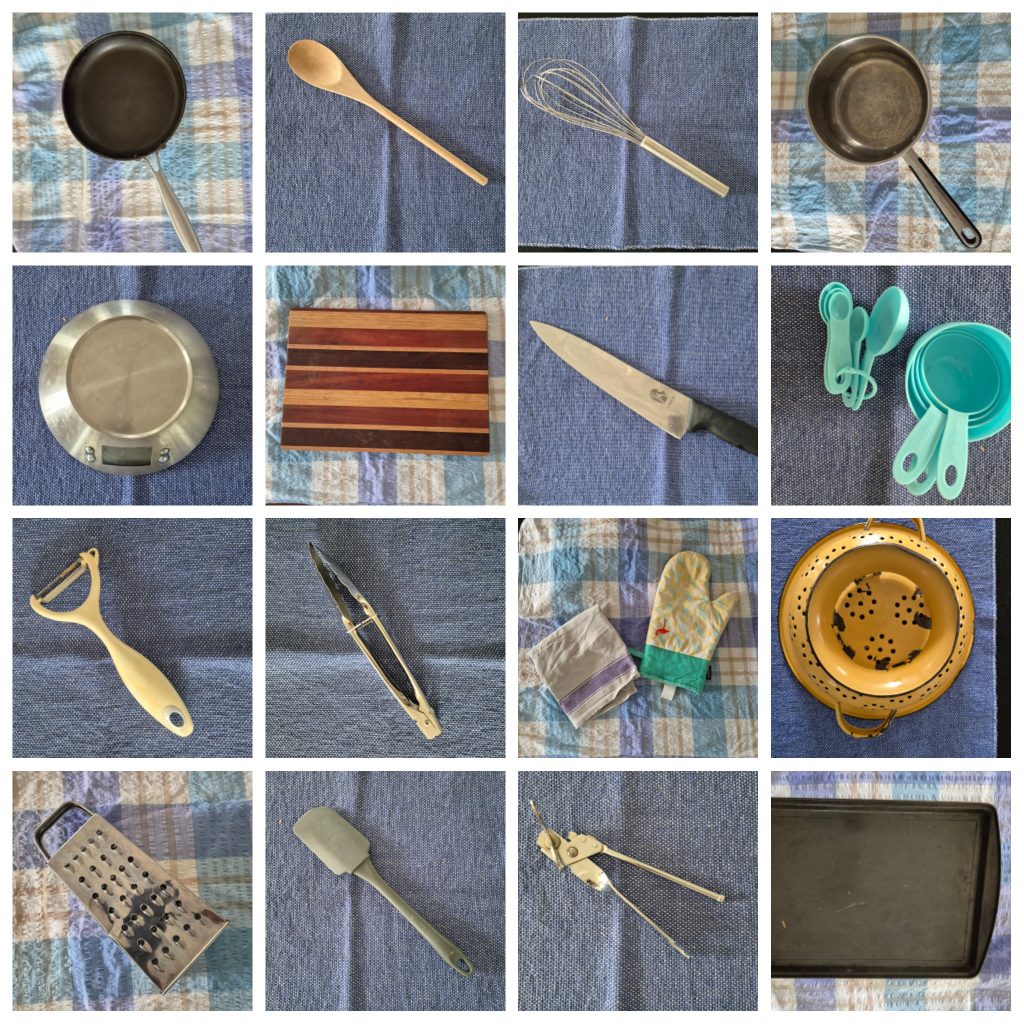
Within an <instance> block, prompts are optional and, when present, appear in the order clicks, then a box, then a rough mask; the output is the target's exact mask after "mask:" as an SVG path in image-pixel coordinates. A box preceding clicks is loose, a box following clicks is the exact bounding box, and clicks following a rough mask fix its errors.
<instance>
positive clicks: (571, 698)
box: [559, 654, 633, 714]
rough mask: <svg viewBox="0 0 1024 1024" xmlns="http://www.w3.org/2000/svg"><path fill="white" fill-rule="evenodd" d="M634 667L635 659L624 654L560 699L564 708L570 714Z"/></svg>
mask: <svg viewBox="0 0 1024 1024" xmlns="http://www.w3.org/2000/svg"><path fill="white" fill-rule="evenodd" d="M632 667H633V659H632V658H631V657H630V656H629V655H628V654H626V655H623V656H622V657H621V658H619V660H618V661H613V662H612V663H611V664H610V665H609V666H608V667H607V668H603V669H601V671H600V672H595V673H594V674H593V675H592V676H591V677H590V678H589V679H585V680H584V681H583V682H582V683H580V685H579V686H577V687H576V689H575V690H573V691H572V693H570V694H569V695H568V696H567V697H566V698H565V700H562V701H559V703H560V704H561V705H562V710H563V711H564V712H565V713H566V714H568V713H569V712H570V711H575V710H576V708H578V707H579V706H580V705H581V704H582V703H583V702H584V701H585V700H588V699H589V698H591V697H593V696H594V694H595V693H597V691H598V690H600V689H601V688H602V687H603V686H607V685H608V684H609V683H610V682H611V681H612V680H613V679H614V678H615V677H616V676H621V675H622V673H623V672H628V671H629V670H630V669H631V668H632Z"/></svg>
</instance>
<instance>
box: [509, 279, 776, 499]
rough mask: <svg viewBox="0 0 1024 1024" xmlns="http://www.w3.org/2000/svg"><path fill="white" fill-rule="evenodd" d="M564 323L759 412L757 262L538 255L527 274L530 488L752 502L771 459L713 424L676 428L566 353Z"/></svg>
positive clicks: (522, 290)
mask: <svg viewBox="0 0 1024 1024" xmlns="http://www.w3.org/2000/svg"><path fill="white" fill-rule="evenodd" d="M531 320H539V321H541V322H542V323H548V324H553V325H554V326H555V327H561V328H563V329H565V330H567V331H570V332H572V333H573V334H576V335H578V336H579V337H581V338H583V339H584V340H586V341H589V342H591V343H592V344H594V345H596V346H598V348H602V349H604V350H606V351H607V352H610V353H611V354H612V355H614V356H617V357H618V358H619V359H622V360H624V361H625V362H627V363H628V364H629V365H630V366H633V367H635V368H636V369H638V370H642V371H643V372H644V373H646V374H648V375H649V376H651V377H654V378H656V379H657V380H659V381H662V382H663V383H665V384H666V385H667V386H668V387H670V388H674V389H675V390H677V391H681V392H682V393H683V394H686V395H689V396H690V397H691V398H695V399H697V400H698V401H701V402H704V403H706V404H708V405H711V406H714V407H715V408H716V409H721V410H722V411H723V412H727V413H730V414H732V415H733V416H736V417H738V418H739V419H741V420H745V421H746V422H747V423H750V424H753V425H756V424H757V340H756V339H757V271H756V268H754V267H529V268H526V269H523V270H521V271H520V274H519V500H520V502H521V503H523V504H526V505H570V504H579V505H716V504H734V505H746V504H753V503H755V502H756V501H757V459H756V458H755V457H754V456H752V455H748V454H747V453H746V452H743V451H740V450H739V449H738V448H734V447H732V445H729V444H726V442H725V441H722V440H720V439H719V438H717V437H715V436H714V435H713V434H711V433H709V432H707V431H698V432H694V433H692V434H689V435H687V436H685V437H683V438H682V439H681V440H678V441H677V440H676V439H675V438H674V437H671V436H670V435H668V434H666V433H665V432H664V431H663V430H660V429H659V428H658V427H656V426H654V425H653V424H651V423H648V422H647V420H645V419H643V418H642V417H640V416H638V415H637V414H636V413H635V412H632V411H631V410H630V409H627V408H626V407H625V406H624V405H622V404H621V403H619V402H617V401H616V400H615V399H614V398H612V397H610V396H609V395H607V394H605V392H603V391H601V390H600V389H599V388H597V387H596V386H595V385H594V384H591V383H590V381H588V380H586V379H585V378H584V377H582V376H580V374H579V373H577V372H576V370H574V369H572V367H571V366H569V365H568V364H567V363H565V362H564V361H563V360H561V359H559V358H558V356H556V355H555V354H554V353H553V352H552V351H551V350H550V349H549V348H548V347H547V346H546V345H545V344H544V343H543V342H542V341H541V340H540V338H538V337H537V335H536V334H535V333H534V331H533V328H532V327H530V321H531Z"/></svg>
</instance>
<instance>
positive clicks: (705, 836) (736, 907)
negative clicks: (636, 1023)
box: [519, 772, 757, 1013]
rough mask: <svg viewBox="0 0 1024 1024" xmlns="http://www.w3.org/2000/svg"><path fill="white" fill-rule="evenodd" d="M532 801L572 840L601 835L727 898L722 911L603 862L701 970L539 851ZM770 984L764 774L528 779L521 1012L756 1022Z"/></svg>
mask: <svg viewBox="0 0 1024 1024" xmlns="http://www.w3.org/2000/svg"><path fill="white" fill-rule="evenodd" d="M531 799H532V800H534V801H536V804H537V807H538V809H539V810H540V812H541V815H542V816H543V818H544V822H545V824H546V825H547V826H548V827H549V828H551V829H553V830H554V831H555V832H558V833H559V834H560V835H562V836H565V835H566V833H568V832H569V831H574V832H578V833H581V834H586V835H592V836H594V837H595V838H597V839H598V840H600V841H601V842H602V843H607V844H608V846H609V847H610V848H611V849H613V850H617V851H618V852H620V853H624V854H626V855H627V856H630V857H635V858H636V859H638V860H642V861H643V862H644V863H646V864H650V865H652V866H653V867H656V868H661V869H662V870H663V871H668V872H670V873H671V874H674V875H679V876H680V877H682V878H685V879H687V880H689V881H692V882H696V883H697V884H698V885H703V886H705V887H706V888H708V889H711V890H712V891H714V892H720V893H723V894H724V895H725V897H726V901H725V903H717V902H715V901H714V900H711V899H708V898H707V897H706V896H701V895H699V894H697V893H695V892H691V891H690V890H688V889H684V888H682V887H681V886H677V885H675V884H673V883H671V882H667V881H665V880H663V879H661V878H658V877H657V876H655V875H652V874H650V873H649V872H646V871H643V870H641V869H640V868H637V867H634V866H632V865H629V864H623V863H621V862H619V861H617V860H613V859H612V858H611V857H608V856H606V855H604V854H600V855H597V856H595V857H594V863H595V864H596V865H597V866H598V867H600V868H601V869H603V870H604V871H605V873H606V874H607V875H608V877H609V878H610V879H611V881H612V883H613V884H614V885H615V886H616V887H617V888H618V889H619V890H620V891H621V892H622V894H623V895H624V896H625V897H626V898H627V899H629V900H630V901H631V902H633V903H635V904H636V905H637V906H638V907H639V908H640V909H641V910H642V911H643V912H644V913H645V914H647V915H648V916H649V917H650V918H652V919H653V920H654V921H655V922H656V923H657V925H658V926H659V927H660V928H663V929H664V930H665V931H666V932H668V934H669V935H671V936H672V938H673V939H674V940H675V941H676V942H677V943H678V944H679V945H680V946H682V948H683V949H684V950H686V952H687V953H689V954H690V959H689V960H684V959H683V958H682V957H681V956H680V955H679V954H678V953H677V952H676V951H675V950H673V949H672V947H671V946H669V944H668V943H667V942H666V941H665V940H664V939H663V938H662V937H661V936H660V935H659V934H658V933H657V932H656V931H655V930H654V929H653V928H652V927H651V926H650V925H649V924H647V923H645V922H644V921H643V920H642V919H641V918H640V917H639V916H638V915H637V914H635V913H634V912H633V911H632V910H630V909H629V908H628V907H627V906H625V904H623V903H622V902H621V901H620V900H619V899H618V898H617V897H616V896H615V894H614V893H613V892H610V891H609V892H595V891H593V890H591V889H588V888H587V886H586V885H585V884H584V883H583V882H581V881H580V880H579V879H577V878H576V877H575V876H574V875H573V874H571V873H570V872H569V871H568V870H565V871H559V870H558V868H557V867H556V866H555V865H554V864H553V863H552V862H551V861H550V860H548V859H547V857H545V856H544V854H542V853H541V852H540V850H538V849H537V845H536V839H537V834H538V831H539V829H538V827H537V823H536V821H535V820H534V818H533V815H532V814H531V812H530V800H531ZM756 974H757V774H756V772H523V773H520V776H519V1009H520V1010H544V1011H547V1012H548V1013H552V1012H559V1013H565V1012H570V1013H572V1012H576V1013H578V1012H590V1011H595V1010H677V1011H678V1010H754V1009H756V1007H757V977H756Z"/></svg>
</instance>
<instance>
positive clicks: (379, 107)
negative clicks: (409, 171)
mask: <svg viewBox="0 0 1024 1024" xmlns="http://www.w3.org/2000/svg"><path fill="white" fill-rule="evenodd" d="M368 99H369V100H370V102H367V101H365V100H364V101H363V102H365V103H366V105H367V106H368V107H371V108H372V109H373V110H376V111H377V113H378V114H380V116H381V117H385V118H387V119H388V120H389V121H390V122H391V123H392V124H393V125H394V126H395V127H396V128H401V129H402V131H403V132H405V134H406V135H411V136H412V137H413V138H414V139H415V140H416V141H417V142H421V143H423V145H424V146H426V147H427V149H430V150H433V151H434V152H435V153H436V154H437V155H438V156H439V157H440V158H441V159H442V160H447V161H448V163H450V164H451V165H452V167H455V168H457V169H458V170H460V171H462V173H463V174H465V175H467V176H468V177H470V178H472V179H473V180H474V181H475V182H476V183H477V184H478V185H486V184H487V178H486V177H485V176H484V175H482V174H481V173H480V172H479V171H477V170H474V169H473V168H472V167H470V166H469V164H467V163H466V162H465V161H464V160H460V159H459V158H458V157H457V156H456V155H455V154H454V153H450V152H449V151H448V150H447V149H445V148H444V146H442V145H441V144H440V143H439V142H435V141H434V140H433V139H432V138H431V137H430V136H429V135H424V134H423V132H421V131H420V130H419V128H416V127H414V126H413V125H411V124H409V122H408V121H406V120H405V119H404V118H401V117H399V116H398V115H397V114H396V113H395V112H394V111H393V110H388V108H387V107H385V106H384V104H383V103H380V102H378V101H377V100H375V99H373V98H372V97H368Z"/></svg>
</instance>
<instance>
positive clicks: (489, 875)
mask: <svg viewBox="0 0 1024 1024" xmlns="http://www.w3.org/2000/svg"><path fill="white" fill-rule="evenodd" d="M314 807H330V808H331V809H332V810H335V811H337V812H338V813H339V814H340V815H341V816H342V817H343V818H345V820H346V821H348V822H349V823H350V824H352V825H353V826H354V827H355V828H356V829H358V831H360V832H361V833H362V834H363V835H364V836H365V837H366V838H367V839H368V840H369V841H370V858H371V860H372V862H373V865H374V867H375V868H376V869H377V871H378V872H379V873H380V875H381V877H382V878H383V879H384V880H385V881H386V882H387V883H388V884H389V885H391V886H392V887H393V888H394V889H395V890H396V891H397V892H398V893H399V894H400V895H401V896H403V897H404V898H405V899H406V900H407V901H408V903H409V905H410V906H412V907H413V908H414V909H415V910H417V911H419V913H420V914H422V915H423V917H425V918H426V919H427V921H429V922H430V923H431V924H432V925H433V926H434V927H435V928H436V929H437V930H438V931H440V932H441V934H442V935H444V936H446V937H447V938H448V939H450V940H451V941H452V942H453V943H455V945H456V946H458V948H459V949H461V950H462V951H463V952H464V953H465V954H466V956H468V957H469V959H470V961H471V962H472V964H473V974H472V976H471V977H469V978H464V977H462V976H460V975H459V974H457V973H456V972H455V971H453V970H452V969H451V968H450V967H448V966H447V965H446V964H445V963H444V961H443V960H441V958H440V957H439V956H438V954H437V953H435V952H434V950H433V949H432V948H431V947H430V946H429V945H428V944H427V943H426V942H425V941H424V940H423V939H422V938H421V937H420V936H419V935H418V934H417V933H416V932H415V931H414V930H413V929H412V927H411V926H410V925H409V923H408V922H407V921H406V920H405V919H404V918H403V917H402V916H401V915H400V914H399V913H398V912H397V911H396V910H395V909H394V908H393V907H391V906H390V904H388V903H386V902H385V900H384V897H383V896H381V895H380V894H379V893H378V892H377V891H376V890H374V889H373V887H372V886H370V884H369V883H367V882H365V881H363V880H362V879H360V878H356V877H355V876H353V875H343V876H340V877H339V876H337V875H334V874H332V873H331V871H330V870H329V869H328V868H327V867H326V866H325V865H324V864H323V863H322V862H321V861H320V860H318V859H317V857H316V856H315V855H314V854H313V853H312V851H311V850H310V849H309V848H308V847H307V846H306V845H305V844H304V843H303V842H302V841H301V840H300V839H298V838H297V837H296V836H295V835H294V833H293V832H292V826H293V825H294V824H295V822H296V821H297V820H298V819H299V818H300V817H301V816H302V815H303V814H305V813H306V811H309V810H312V809H313V808H314ZM504 865H505V776H504V774H503V773H502V772H268V773H267V936H268V942H267V974H266V982H267V1009H268V1010H302V1011H307V1012H308V1011H315V1010H501V1009H504V1005H505V866H504Z"/></svg>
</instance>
